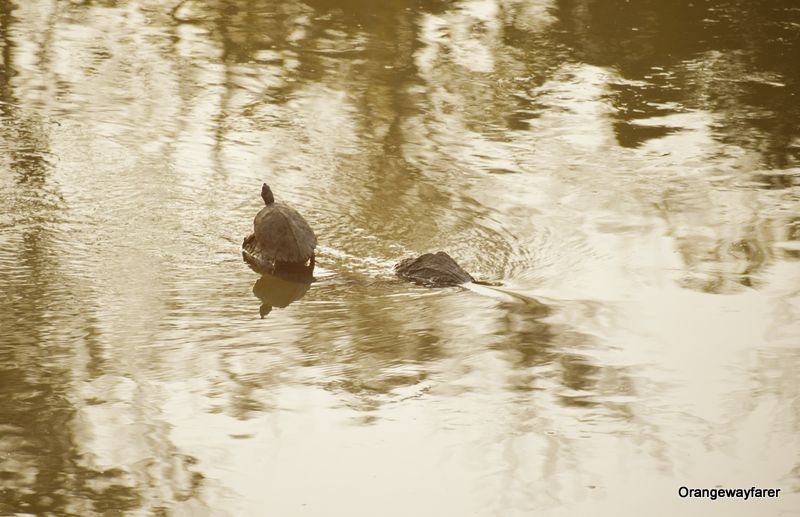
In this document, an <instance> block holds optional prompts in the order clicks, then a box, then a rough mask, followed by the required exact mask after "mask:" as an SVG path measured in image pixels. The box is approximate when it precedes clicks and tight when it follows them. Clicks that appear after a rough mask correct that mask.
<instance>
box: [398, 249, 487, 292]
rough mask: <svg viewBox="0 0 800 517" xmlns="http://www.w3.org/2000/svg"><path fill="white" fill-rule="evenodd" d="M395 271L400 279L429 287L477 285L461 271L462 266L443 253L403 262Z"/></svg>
mask: <svg viewBox="0 0 800 517" xmlns="http://www.w3.org/2000/svg"><path fill="white" fill-rule="evenodd" d="M394 271H395V273H396V274H397V276H399V277H400V278H404V279H406V280H411V281H412V282H414V283H417V284H421V285H426V286H428V287H448V286H456V285H462V284H466V283H469V282H472V283H475V279H474V278H472V275H470V274H469V273H467V272H466V271H464V270H463V269H461V266H459V265H458V264H457V263H456V261H455V260H453V258H452V257H451V256H450V255H448V254H447V253H445V252H443V251H439V252H436V253H425V254H423V255H420V256H419V257H417V258H413V257H412V258H407V259H404V260H401V261H400V262H398V263H397V265H396V266H395V267H394Z"/></svg>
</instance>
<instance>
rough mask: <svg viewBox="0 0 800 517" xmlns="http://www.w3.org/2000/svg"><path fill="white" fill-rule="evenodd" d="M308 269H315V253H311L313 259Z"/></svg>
mask: <svg viewBox="0 0 800 517" xmlns="http://www.w3.org/2000/svg"><path fill="white" fill-rule="evenodd" d="M308 269H310V270H311V271H314V254H313V253H312V254H311V261H310V263H309V265H308Z"/></svg>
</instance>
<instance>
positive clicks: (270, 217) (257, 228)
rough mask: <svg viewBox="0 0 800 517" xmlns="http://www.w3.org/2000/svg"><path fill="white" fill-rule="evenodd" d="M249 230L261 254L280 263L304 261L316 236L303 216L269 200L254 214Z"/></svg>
mask: <svg viewBox="0 0 800 517" xmlns="http://www.w3.org/2000/svg"><path fill="white" fill-rule="evenodd" d="M253 233H254V234H255V236H256V240H257V241H258V244H259V247H260V248H261V252H262V254H263V255H264V256H266V257H267V258H269V259H272V260H276V261H280V262H290V263H299V262H306V261H307V260H309V259H310V258H311V257H312V256H313V255H314V248H316V247H317V236H316V235H314V230H312V229H311V227H310V226H309V225H308V223H307V222H306V220H305V219H303V216H302V215H300V214H298V213H297V211H296V210H294V209H293V208H290V207H288V206H286V205H283V204H281V203H270V204H269V205H267V206H265V207H264V208H262V209H261V210H260V211H259V212H258V214H256V218H255V220H254V221H253Z"/></svg>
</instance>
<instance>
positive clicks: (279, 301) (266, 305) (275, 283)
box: [253, 273, 313, 319]
mask: <svg viewBox="0 0 800 517" xmlns="http://www.w3.org/2000/svg"><path fill="white" fill-rule="evenodd" d="M312 281H313V278H312V277H311V275H307V276H299V275H298V276H293V277H292V276H275V275H270V274H268V273H265V274H264V275H262V276H261V278H259V279H258V280H256V283H255V284H253V294H254V295H255V296H256V298H258V299H259V300H261V307H259V313H260V314H261V318H262V319H263V318H264V317H266V316H267V314H269V313H270V311H272V308H273V307H278V308H279V309H282V308H284V307H286V306H288V305H289V304H290V303H292V302H294V301H296V300H299V299H300V298H302V297H303V296H304V295H305V294H306V292H307V291H308V288H309V286H311V282H312Z"/></svg>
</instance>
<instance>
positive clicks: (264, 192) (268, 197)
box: [261, 183, 275, 205]
mask: <svg viewBox="0 0 800 517" xmlns="http://www.w3.org/2000/svg"><path fill="white" fill-rule="evenodd" d="M261 199H263V200H264V203H265V204H267V205H271V204H272V203H274V202H275V197H274V196H273V195H272V189H270V188H269V185H267V184H266V183H264V184H263V185H261Z"/></svg>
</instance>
